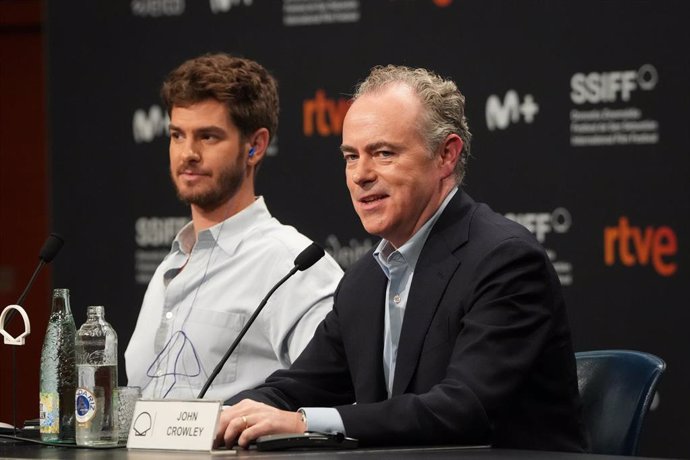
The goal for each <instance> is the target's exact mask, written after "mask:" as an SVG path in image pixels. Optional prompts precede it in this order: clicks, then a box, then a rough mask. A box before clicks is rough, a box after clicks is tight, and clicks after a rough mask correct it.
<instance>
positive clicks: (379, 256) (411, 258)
mask: <svg viewBox="0 0 690 460" xmlns="http://www.w3.org/2000/svg"><path fill="white" fill-rule="evenodd" d="M457 191H458V187H457V186H455V187H453V189H452V190H451V191H450V192H448V195H446V197H445V198H444V199H443V202H442V203H441V206H439V207H438V209H437V210H436V212H435V213H434V215H433V216H431V218H429V220H427V221H426V222H425V223H424V225H422V227H421V228H420V229H419V230H417V231H416V232H415V234H414V235H412V237H411V238H410V239H409V240H407V241H406V242H405V243H404V244H403V245H402V246H400V247H399V248H398V249H397V250H396V249H395V247H393V245H392V244H391V242H390V241H388V240H386V239H382V240H381V241H380V242H379V244H378V246H377V247H376V249H375V250H374V254H373V256H374V260H376V262H378V264H379V265H380V266H381V269H382V270H383V272H384V273H386V274H387V273H388V266H389V261H390V260H391V256H392V255H393V254H395V253H396V252H397V253H398V254H400V255H401V256H402V258H403V260H404V261H405V262H406V263H407V265H408V266H409V267H410V268H412V269H413V270H414V268H415V267H416V265H417V260H419V255H420V254H421V253H422V248H423V247H424V243H426V240H427V238H428V237H429V233H431V229H432V228H433V227H434V224H435V223H436V221H437V220H438V218H439V217H440V216H441V214H442V213H443V210H444V209H446V206H448V203H449V202H450V200H451V199H452V198H453V196H454V195H455V193H456V192H457Z"/></svg>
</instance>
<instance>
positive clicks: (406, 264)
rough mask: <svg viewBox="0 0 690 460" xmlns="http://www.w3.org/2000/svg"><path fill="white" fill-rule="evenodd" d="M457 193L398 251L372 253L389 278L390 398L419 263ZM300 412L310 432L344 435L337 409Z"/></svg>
mask: <svg viewBox="0 0 690 460" xmlns="http://www.w3.org/2000/svg"><path fill="white" fill-rule="evenodd" d="M457 191H458V188H457V187H455V188H453V190H451V191H450V192H449V193H448V195H447V196H446V198H445V199H444V200H443V203H441V206H439V208H438V209H437V210H436V212H435V213H434V215H433V216H431V218H430V219H429V220H428V221H426V223H425V224H424V225H423V226H422V227H421V228H420V229H419V230H418V231H417V232H416V233H415V234H414V235H412V238H410V239H409V240H407V241H406V242H405V243H404V244H403V245H402V246H401V247H400V248H399V249H396V248H395V247H394V246H393V245H392V244H391V243H390V241H387V240H381V242H380V243H379V245H378V246H377V248H376V249H375V250H374V253H373V256H374V260H376V262H378V264H379V265H380V266H381V270H383V273H384V274H385V275H386V278H388V284H387V286H386V309H385V312H384V318H385V320H384V330H383V334H384V337H383V373H384V376H385V379H386V387H387V390H388V397H389V398H390V397H391V394H392V392H393V376H394V375H395V364H396V360H397V356H398V343H399V341H400V331H401V329H402V323H403V318H404V317H405V308H406V307H407V297H408V294H409V293H410V286H412V278H413V277H414V270H415V267H416V266H417V260H418V259H419V255H420V254H421V252H422V249H423V248H424V244H425V243H426V240H427V238H428V237H429V233H431V229H432V228H433V227H434V224H435V223H436V221H437V220H438V218H439V217H440V216H441V214H442V213H443V210H444V209H446V206H447V205H448V203H449V202H450V200H451V199H452V198H453V196H454V195H455V194H456V193H457ZM301 410H303V411H304V414H305V415H306V418H307V431H318V432H322V433H344V434H345V425H344V424H343V419H342V417H340V413H339V412H338V410H337V409H335V408H332V407H303V408H302V409H301Z"/></svg>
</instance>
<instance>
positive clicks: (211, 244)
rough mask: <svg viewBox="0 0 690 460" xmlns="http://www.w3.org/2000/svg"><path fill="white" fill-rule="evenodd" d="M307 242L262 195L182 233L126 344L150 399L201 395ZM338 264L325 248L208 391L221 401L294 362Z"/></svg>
mask: <svg viewBox="0 0 690 460" xmlns="http://www.w3.org/2000/svg"><path fill="white" fill-rule="evenodd" d="M309 244H311V241H310V240H309V239H308V238H307V237H305V236H304V235H302V234H300V233H298V232H297V231H296V230H295V229H294V228H293V227H290V226H286V225H282V224H281V223H280V222H278V221H277V220H276V219H275V218H273V217H272V216H271V214H270V213H269V212H268V209H267V208H266V205H265V203H264V200H263V198H262V197H258V198H257V199H256V200H255V202H254V203H253V204H252V205H250V206H249V207H247V208H246V209H244V210H242V211H241V212H239V213H238V214H236V215H234V216H232V217H230V218H229V219H227V220H225V221H223V222H221V223H219V224H217V225H215V226H213V227H211V228H209V229H207V230H203V231H201V232H199V235H198V237H195V235H194V228H193V226H192V223H191V222H190V223H189V224H187V225H186V226H185V227H184V228H183V229H182V230H180V232H179V233H178V234H177V236H176V238H175V240H174V241H173V244H172V249H171V251H170V253H169V254H168V255H167V256H166V258H165V259H164V260H163V262H162V263H161V265H160V266H159V267H158V268H157V270H156V272H155V274H154V275H153V278H152V279H151V281H150V283H149V286H148V289H147V291H146V295H145V296H144V301H143V304H142V307H141V311H140V312H139V318H138V320H137V325H136V328H135V330H134V333H133V334H132V337H131V339H130V342H129V345H128V347H127V350H126V351H125V363H126V369H127V377H128V385H134V386H140V387H141V388H142V392H143V397H144V398H196V396H197V395H198V393H199V391H200V390H201V387H202V386H203V385H204V383H205V382H206V380H207V378H208V376H209V374H210V373H211V372H212V371H213V369H214V368H215V366H216V365H217V364H218V362H219V361H220V359H221V358H222V356H223V355H224V354H225V352H226V351H227V350H228V348H229V347H230V345H231V344H232V342H233V341H234V340H235V338H236V337H237V335H238V333H239V332H240V330H241V329H242V327H243V326H244V324H245V322H246V321H247V319H248V318H249V317H250V316H251V314H252V313H253V312H254V310H255V309H256V307H257V306H258V305H259V303H260V302H261V300H262V298H263V297H264V296H265V295H266V294H267V293H268V291H269V290H270V289H271V288H272V287H273V285H274V284H275V283H277V282H278V281H279V280H280V279H281V278H282V277H283V276H285V275H286V274H287V273H288V272H289V271H290V269H292V267H293V266H294V259H295V257H296V256H297V255H298V254H299V253H300V252H301V251H302V250H303V249H304V248H306V247H307V246H309ZM341 277H342V270H341V269H340V267H339V266H338V264H337V263H336V262H335V261H334V260H333V259H332V258H331V257H330V256H328V255H326V256H325V257H324V258H323V259H321V260H320V261H319V262H317V263H316V264H315V265H314V266H313V267H311V268H309V269H308V270H305V271H303V272H297V273H296V274H295V275H294V276H293V277H292V278H290V279H289V280H288V281H287V282H286V283H285V284H283V285H282V286H281V287H280V288H278V290H277V291H276V292H275V293H274V294H273V296H272V297H271V299H270V300H269V301H268V303H267V304H266V306H265V307H264V309H263V310H262V311H261V313H260V314H259V316H258V317H257V319H256V322H255V323H254V324H253V325H252V326H251V327H250V328H249V330H248V332H247V334H246V335H245V336H244V338H243V339H242V342H241V343H240V345H239V347H238V348H237V349H236V350H235V352H234V353H233V355H232V356H231V357H230V359H229V360H228V362H227V363H226V364H225V366H224V367H223V370H222V371H221V373H220V374H219V375H218V376H217V377H216V379H215V380H214V383H213V385H212V386H211V387H210V388H209V390H208V392H207V393H206V398H208V399H219V400H225V399H228V398H229V397H231V396H233V395H235V394H236V393H238V392H240V391H241V390H245V389H248V388H252V387H254V386H256V385H258V384H260V383H263V381H264V380H265V379H266V377H267V376H268V375H270V374H271V373H272V372H273V371H275V370H277V369H279V368H285V367H288V366H289V365H290V364H291V363H292V362H293V361H294V360H295V359H296V358H297V356H299V354H300V353H301V352H302V350H303V349H304V347H305V346H306V345H307V343H308V342H309V340H311V338H312V336H313V334H314V329H315V328H316V326H317V325H318V324H319V323H320V322H321V320H322V319H323V317H324V316H325V315H326V314H327V313H328V312H329V311H330V310H331V308H332V305H333V293H334V291H335V289H336V286H337V284H338V282H339V281H340V278H341Z"/></svg>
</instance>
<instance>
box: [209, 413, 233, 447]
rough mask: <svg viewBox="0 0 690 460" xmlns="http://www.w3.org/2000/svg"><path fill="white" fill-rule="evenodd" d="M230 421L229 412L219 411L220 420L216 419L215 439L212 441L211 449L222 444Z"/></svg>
mask: <svg viewBox="0 0 690 460" xmlns="http://www.w3.org/2000/svg"><path fill="white" fill-rule="evenodd" d="M230 420H232V417H230V411H229V410H228V409H225V410H223V411H221V413H220V418H219V419H218V429H217V430H216V437H215V439H214V441H213V447H219V446H220V445H221V444H223V443H224V440H223V437H224V436H225V430H226V429H227V428H228V425H229V423H230Z"/></svg>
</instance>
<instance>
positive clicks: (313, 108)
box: [302, 89, 351, 137]
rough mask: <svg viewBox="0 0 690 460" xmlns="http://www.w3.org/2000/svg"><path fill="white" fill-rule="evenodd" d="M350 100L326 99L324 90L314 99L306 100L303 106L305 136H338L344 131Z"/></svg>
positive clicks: (317, 93)
mask: <svg viewBox="0 0 690 460" xmlns="http://www.w3.org/2000/svg"><path fill="white" fill-rule="evenodd" d="M350 104H351V102H350V100H348V99H346V98H344V97H340V98H338V99H331V98H328V97H326V92H325V91H324V90H322V89H318V90H316V94H315V95H314V98H313V99H305V100H304V103H303V104H302V128H303V131H304V135H305V136H308V137H309V136H313V135H314V132H315V131H316V133H317V134H318V135H319V136H332V135H338V134H340V133H341V132H342V131H343V119H344V118H345V114H346V113H347V110H348V109H349V108H350Z"/></svg>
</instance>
